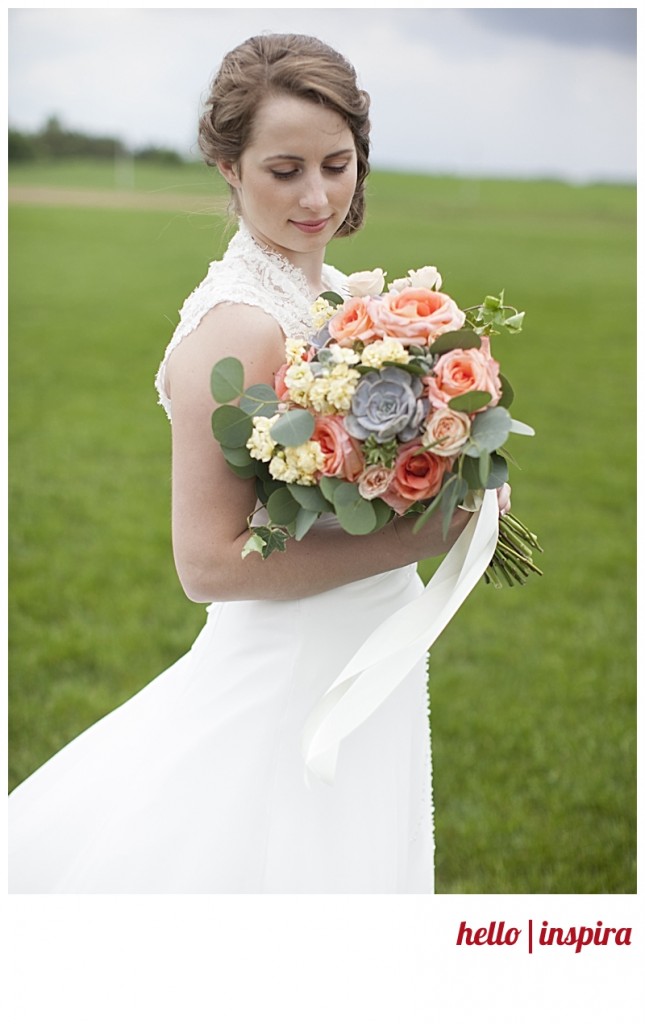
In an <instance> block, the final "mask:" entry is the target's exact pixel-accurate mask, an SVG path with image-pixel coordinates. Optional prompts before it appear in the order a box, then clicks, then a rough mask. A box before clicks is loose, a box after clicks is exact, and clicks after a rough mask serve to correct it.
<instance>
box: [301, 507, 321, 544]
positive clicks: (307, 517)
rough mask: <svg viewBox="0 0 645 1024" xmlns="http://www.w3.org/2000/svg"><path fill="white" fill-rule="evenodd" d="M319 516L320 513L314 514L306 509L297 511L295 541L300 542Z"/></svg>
mask: <svg viewBox="0 0 645 1024" xmlns="http://www.w3.org/2000/svg"><path fill="white" fill-rule="evenodd" d="M319 515H320V512H314V511H312V510H311V509H308V508H301V509H299V511H298V513H297V515H296V533H295V537H296V540H302V538H303V537H304V536H305V534H306V533H308V532H309V530H310V529H311V527H312V526H313V525H314V523H315V522H316V520H317V519H318V516H319Z"/></svg>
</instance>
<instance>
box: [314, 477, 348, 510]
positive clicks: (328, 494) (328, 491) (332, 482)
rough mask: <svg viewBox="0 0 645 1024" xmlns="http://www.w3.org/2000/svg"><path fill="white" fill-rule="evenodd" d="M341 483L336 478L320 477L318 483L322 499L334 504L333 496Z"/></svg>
mask: <svg viewBox="0 0 645 1024" xmlns="http://www.w3.org/2000/svg"><path fill="white" fill-rule="evenodd" d="M342 483H343V481H342V480H340V479H339V478H338V477H337V476H322V477H321V478H320V481H319V483H318V487H319V488H320V490H321V492H322V494H323V497H325V498H327V501H329V502H331V504H332V505H333V504H334V494H335V493H336V491H337V490H338V488H339V487H340V486H341V484H342Z"/></svg>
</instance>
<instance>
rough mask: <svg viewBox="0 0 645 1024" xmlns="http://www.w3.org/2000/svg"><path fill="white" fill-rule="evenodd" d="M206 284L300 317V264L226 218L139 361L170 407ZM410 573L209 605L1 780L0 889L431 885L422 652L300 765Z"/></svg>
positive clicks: (402, 601) (329, 279)
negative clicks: (157, 658)
mask: <svg viewBox="0 0 645 1024" xmlns="http://www.w3.org/2000/svg"><path fill="white" fill-rule="evenodd" d="M324 273H325V276H324V281H325V285H326V287H328V288H333V289H334V290H336V291H339V290H342V289H343V280H344V279H343V276H342V275H341V274H339V272H338V271H335V270H334V269H333V268H332V267H325V271H324ZM218 302H244V303H247V304H251V305H255V306H259V307H260V308H262V309H264V310H265V311H266V312H268V313H269V314H270V315H272V316H274V318H275V319H276V320H277V322H278V323H279V324H280V326H281V328H282V330H283V332H284V333H285V335H286V336H289V335H296V334H302V332H303V331H308V330H309V329H310V327H311V323H310V320H309V306H310V302H311V296H310V294H309V293H308V289H307V286H306V282H305V280H304V277H303V276H302V275H301V273H300V271H298V270H297V269H296V268H294V267H293V266H292V265H291V264H290V263H289V262H288V261H287V260H284V259H282V258H281V257H280V256H278V255H276V254H275V253H273V252H271V251H269V250H266V249H264V248H263V247H261V246H259V245H258V244H257V243H256V242H255V241H254V240H253V239H252V237H251V236H250V234H249V233H248V231H247V230H246V229H245V228H244V226H243V225H241V226H240V229H239V231H238V233H237V234H236V236H235V237H234V239H233V241H232V242H231V244H230V246H229V248H228V250H227V252H226V254H225V256H224V258H223V260H221V261H218V262H215V263H213V264H211V266H210V268H209V272H208V275H207V277H206V278H205V280H204V281H203V282H202V284H201V285H200V286H199V287H198V288H197V289H196V290H195V292H193V294H192V295H191V296H190V297H189V298H188V299H187V301H186V303H185V304H184V307H183V308H182V311H181V320H180V323H179V326H178V328H177V330H176V332H175V334H174V335H173V338H172V340H171V342H170V345H169V346H168V349H167V352H166V356H165V357H164V361H163V362H162V365H161V367H160V370H159V374H158V377H157V386H158V389H159V394H160V401H161V403H162V404H163V405H164V407H165V408H166V410H167V412H168V414H169V415H170V413H171V409H170V402H169V400H168V397H167V395H166V392H165V384H164V375H165V363H166V359H167V356H168V354H169V352H170V351H171V350H172V348H173V347H174V346H175V345H176V344H178V343H179V342H180V341H181V339H182V338H183V337H185V336H186V334H188V333H189V332H190V331H191V330H193V329H194V327H195V326H197V324H198V323H199V321H200V319H201V317H202V316H203V315H204V314H205V313H206V312H207V311H208V310H209V309H211V308H212V307H213V306H214V305H216V304H217V303H218ZM317 528H318V529H324V528H325V526H324V523H322V522H321V523H320V524H318V526H317ZM330 542H332V539H331V536H330ZM273 557H276V558H279V557H280V556H279V555H274V556H273ZM422 589H423V587H422V584H421V581H420V579H419V577H418V576H417V574H416V570H415V568H414V567H413V566H410V567H407V568H404V569H398V570H394V571H391V572H386V573H382V574H380V575H376V576H373V577H370V578H368V579H365V580H360V581H358V582H355V583H350V584H347V585H345V586H342V587H337V588H335V589H334V590H329V591H326V592H324V593H322V594H318V595H315V596H313V597H308V598H303V599H299V600H293V601H266V600H263V601H236V602H228V603H217V604H212V605H210V606H209V607H208V609H207V621H206V624H205V626H204V628H203V629H202V631H201V632H200V634H199V636H198V637H197V639H196V641H195V643H194V645H193V647H192V648H191V650H190V651H188V653H186V654H185V655H184V656H183V657H182V658H180V659H179V661H177V662H176V663H175V664H174V665H172V666H171V667H170V668H168V669H167V670H166V671H165V672H163V673H162V674H161V675H160V676H158V677H157V679H155V680H153V681H152V682H151V683H149V684H148V685H147V686H145V687H144V689H142V690H141V691H140V692H139V693H138V694H136V695H135V696H134V697H132V698H131V699H130V700H128V701H127V702H126V703H125V704H123V705H122V706H121V707H119V708H117V709H116V710H115V711H113V712H111V713H110V714H108V715H106V716H105V717H104V718H102V719H101V720H100V721H99V722H97V723H96V724H95V725H93V726H91V727H90V728H89V729H87V730H86V731H85V732H83V733H82V734H81V735H80V736H78V737H77V738H76V739H74V740H72V742H71V743H69V744H68V745H67V746H66V747H64V748H63V749H62V750H61V751H59V752H58V753H57V754H56V755H54V757H52V758H51V759H50V760H49V761H48V762H47V763H46V764H44V765H43V766H42V767H41V768H39V769H38V770H37V771H36V772H34V774H33V775H31V776H30V777H29V778H28V779H26V780H25V781H24V782H23V783H21V785H20V786H18V787H17V788H16V789H15V790H14V791H13V793H12V794H11V795H10V798H9V806H10V811H9V870H10V883H9V888H10V892H14V893H356V894H358V893H431V892H433V846H434V844H433V823H432V792H431V758H430V732H429V716H428V700H427V682H426V664H425V659H424V660H422V661H421V662H419V664H418V665H417V666H416V668H415V669H414V670H413V671H412V672H411V673H410V674H409V675H408V676H407V677H406V678H405V680H404V681H403V683H401V684H400V685H399V686H398V687H397V689H396V690H395V692H394V693H392V694H391V695H390V696H389V697H388V698H387V700H385V701H384V703H383V704H382V705H381V706H380V707H378V708H377V710H376V711H375V712H374V713H373V714H371V715H370V717H369V718H368V719H367V720H366V721H365V722H364V723H363V724H362V725H361V726H360V727H359V728H358V729H356V730H355V731H354V732H353V733H352V734H351V735H349V736H348V737H347V738H346V739H345V740H344V741H343V743H342V746H341V749H340V754H339V759H338V765H337V770H336V776H335V780H334V783H333V785H327V784H326V783H325V782H321V781H320V780H318V779H316V778H314V777H311V778H310V779H309V781H308V782H307V781H306V778H305V769H304V762H303V755H302V750H301V737H302V730H303V726H304V723H305V721H306V720H307V717H308V715H309V714H310V712H311V710H312V708H313V707H314V706H315V704H316V703H317V701H318V700H319V699H320V698H321V697H322V695H323V694H324V693H325V692H326V690H327V689H328V687H329V686H330V684H331V683H332V682H333V680H334V679H335V677H336V676H337V674H338V673H339V672H340V670H341V669H342V668H343V666H344V665H345V664H347V662H348V661H349V660H350V658H351V657H352V655H353V654H354V652H355V651H356V650H357V648H358V647H360V645H361V644H362V642H363V641H364V640H365V639H366V638H367V636H368V635H369V634H370V633H372V631H373V630H374V629H375V628H376V627H377V626H378V625H379V624H380V623H381V622H384V621H385V620H386V619H387V618H388V617H389V616H390V615H391V614H392V613H393V612H395V611H396V610H397V609H398V608H401V607H403V606H404V605H406V604H408V603H409V602H411V601H413V600H414V599H415V598H416V597H417V596H418V594H419V593H420V592H421V591H422Z"/></svg>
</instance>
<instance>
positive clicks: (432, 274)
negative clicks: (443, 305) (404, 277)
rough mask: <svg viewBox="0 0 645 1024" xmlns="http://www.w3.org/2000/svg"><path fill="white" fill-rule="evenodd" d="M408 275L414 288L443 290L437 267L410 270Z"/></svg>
mask: <svg viewBox="0 0 645 1024" xmlns="http://www.w3.org/2000/svg"><path fill="white" fill-rule="evenodd" d="M408 275H409V278H410V283H411V284H412V287H413V288H434V290H435V291H437V292H438V291H439V289H440V288H441V274H440V273H439V271H438V270H437V268H436V267H421V268H420V270H409V271H408Z"/></svg>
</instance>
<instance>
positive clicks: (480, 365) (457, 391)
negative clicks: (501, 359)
mask: <svg viewBox="0 0 645 1024" xmlns="http://www.w3.org/2000/svg"><path fill="white" fill-rule="evenodd" d="M425 382H426V385H427V388H428V397H429V398H430V401H431V402H432V404H433V405H435V406H437V407H439V408H441V407H442V406H446V405H447V404H448V402H449V401H450V399H451V398H455V397H456V396H457V395H465V394H467V392H469V391H488V393H489V395H490V396H491V400H490V402H489V405H491V406H492V405H497V403H498V402H499V400H500V397H501V394H502V385H501V381H500V379H499V363H498V362H496V361H495V360H494V359H493V357H492V356H491V354H490V342H489V340H488V338H485V337H482V338H481V348H466V349H461V348H455V349H453V350H452V352H446V353H445V355H442V356H439V358H438V360H437V362H436V363H435V365H434V367H433V369H432V376H431V377H426V378H425Z"/></svg>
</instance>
